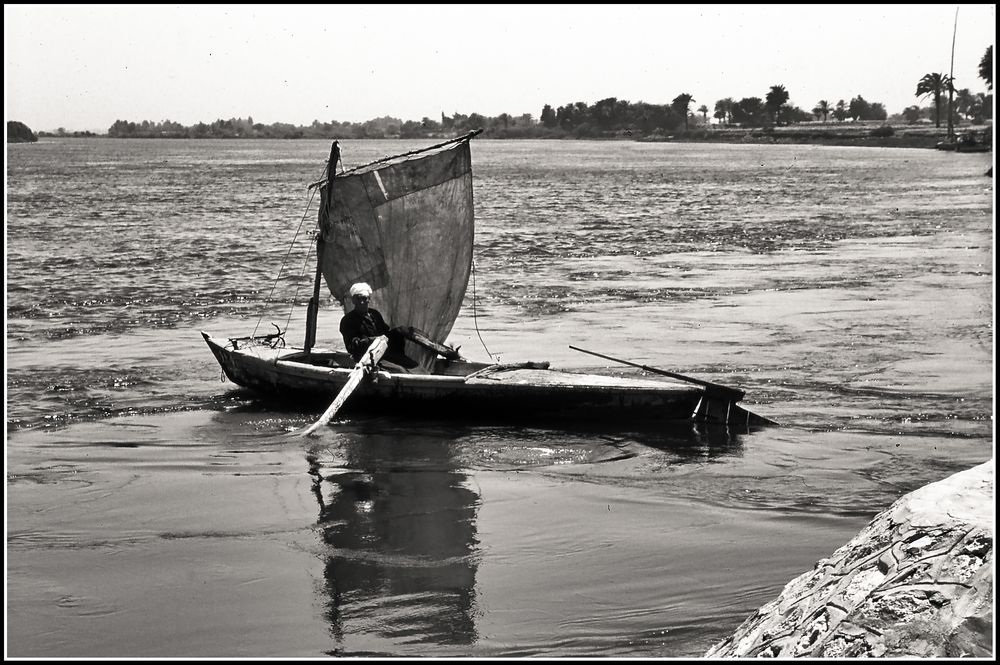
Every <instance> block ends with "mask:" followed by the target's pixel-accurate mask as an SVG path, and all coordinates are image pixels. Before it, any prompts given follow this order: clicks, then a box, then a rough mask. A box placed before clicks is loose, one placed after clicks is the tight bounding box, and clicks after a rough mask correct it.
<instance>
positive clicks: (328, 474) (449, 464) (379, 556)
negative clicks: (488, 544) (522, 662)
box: [307, 432, 479, 655]
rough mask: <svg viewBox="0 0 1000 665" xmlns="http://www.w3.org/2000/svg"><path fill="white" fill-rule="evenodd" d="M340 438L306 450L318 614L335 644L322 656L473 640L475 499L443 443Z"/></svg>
mask: <svg viewBox="0 0 1000 665" xmlns="http://www.w3.org/2000/svg"><path fill="white" fill-rule="evenodd" d="M342 441H343V444H342V446H341V447H340V448H339V450H336V449H330V448H327V447H319V446H317V447H314V448H313V449H311V450H310V451H309V452H308V453H307V461H308V463H309V473H310V475H312V477H313V493H314V494H315V496H316V500H317V502H318V503H319V520H318V527H319V529H320V533H321V537H322V540H323V543H324V544H325V546H326V549H327V552H326V554H325V568H324V580H325V581H324V584H325V591H326V595H327V598H328V600H327V601H326V608H325V615H326V617H327V619H328V621H329V623H330V626H331V633H332V636H333V637H334V639H335V640H336V641H337V642H338V643H339V645H340V646H339V648H337V649H334V650H331V651H330V652H329V653H330V655H347V654H350V655H365V654H376V653H379V650H380V648H383V649H384V648H385V645H386V644H387V642H388V643H393V644H394V645H395V646H394V651H395V650H397V649H398V648H399V646H400V645H399V643H424V644H428V643H429V644H434V645H455V646H461V645H468V644H471V643H472V642H474V641H475V639H476V629H475V622H474V619H473V615H474V607H475V593H476V591H475V589H476V560H475V553H476V547H477V539H476V511H477V507H478V505H479V496H478V494H477V493H476V492H474V491H473V490H471V489H470V488H469V483H468V477H467V475H466V474H464V473H462V472H461V471H460V470H459V468H458V465H457V464H456V461H455V460H453V459H452V454H451V441H448V440H447V439H441V438H436V437H426V436H420V435H413V434H408V435H407V436H406V438H405V440H401V439H400V437H399V436H398V435H397V434H394V433H391V432H390V433H388V434H378V433H364V434H357V433H353V434H346V435H344V437H343V439H342ZM331 452H332V453H333V455H332V456H331ZM348 642H349V643H350V644H347V643H348Z"/></svg>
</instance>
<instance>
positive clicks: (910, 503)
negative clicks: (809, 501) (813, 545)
mask: <svg viewBox="0 0 1000 665" xmlns="http://www.w3.org/2000/svg"><path fill="white" fill-rule="evenodd" d="M993 467H994V462H993V460H990V461H989V462H986V463H984V464H981V465H979V466H977V467H974V468H972V469H969V470H967V471H962V472H960V473H956V474H955V475H953V476H950V477H948V478H945V479H944V480H941V481H938V482H935V483H931V484H930V485H926V486H924V487H922V488H920V489H918V490H916V491H914V492H911V493H910V494H907V495H905V496H903V497H902V498H900V499H899V500H898V501H896V502H895V503H893V504H892V505H891V506H890V507H889V508H888V509H886V510H885V511H883V512H881V513H879V514H878V515H877V516H876V517H875V519H873V520H872V521H871V523H869V525H868V526H867V527H865V528H864V529H863V530H862V531H861V532H860V533H858V535H857V536H855V537H854V538H853V539H852V540H851V541H850V542H849V543H847V544H846V545H844V546H843V547H841V548H840V549H838V550H837V551H836V552H834V553H833V555H832V556H831V557H830V558H828V559H823V560H821V561H819V562H818V563H817V564H816V565H815V567H814V569H813V570H812V571H810V572H807V573H804V574H802V575H800V576H799V577H797V578H795V579H794V580H792V581H791V582H789V583H788V585H786V586H785V588H784V590H783V591H782V593H781V595H780V596H779V597H778V598H777V599H776V600H773V601H771V602H770V603H768V604H766V605H764V606H763V607H761V608H760V609H759V610H758V611H757V612H756V613H755V614H754V615H753V616H751V617H750V618H749V619H747V620H746V621H744V622H743V624H742V625H740V627H739V628H738V629H737V630H736V632H735V633H734V634H733V635H732V636H731V637H729V638H728V639H726V640H724V641H722V642H721V643H719V644H717V645H715V646H714V647H712V648H711V649H709V651H708V652H707V653H706V654H705V657H706V658H745V657H765V658H766V657H777V658H792V657H810V658H858V657H861V658H864V657H877V658H921V657H963V656H964V657H976V658H991V657H992V656H993V651H994V647H993V566H994V562H993V523H994V519H995V508H994V494H993V473H994V468H993Z"/></svg>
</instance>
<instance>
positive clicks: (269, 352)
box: [202, 131, 776, 428]
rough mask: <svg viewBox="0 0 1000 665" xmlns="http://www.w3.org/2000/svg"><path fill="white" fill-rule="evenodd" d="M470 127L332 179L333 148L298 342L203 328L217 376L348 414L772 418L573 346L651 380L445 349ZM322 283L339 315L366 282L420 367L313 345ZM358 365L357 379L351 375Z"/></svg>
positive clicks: (710, 391) (459, 291)
mask: <svg viewBox="0 0 1000 665" xmlns="http://www.w3.org/2000/svg"><path fill="white" fill-rule="evenodd" d="M478 133H479V131H476V132H471V133H469V134H466V135H465V136H462V137H458V138H455V139H452V140H450V141H446V142H444V143H441V144H438V145H435V146H430V147H428V148H425V149H422V150H416V151H413V152H409V153H405V154H402V155H397V156H394V157H387V158H384V159H381V160H378V161H376V162H372V163H371V164H367V165H365V166H361V167H358V168H355V169H350V170H347V171H343V172H341V173H337V172H336V167H337V164H338V163H339V161H340V151H339V146H338V144H337V142H334V144H333V148H332V150H331V154H330V159H329V162H328V165H327V174H326V177H325V178H324V179H323V180H321V181H320V182H318V183H314V184H313V185H312V186H311V187H319V189H320V201H321V202H320V210H319V221H318V227H319V228H318V233H317V236H316V255H317V261H316V277H315V283H314V289H313V295H312V297H311V299H310V301H309V305H308V307H307V311H306V333H305V341H304V344H303V346H302V347H301V348H290V347H286V344H285V339H284V331H281V330H280V329H279V330H278V332H276V333H272V334H267V335H249V336H244V337H230V338H226V339H225V341H221V340H217V339H215V338H214V337H213V336H212V335H210V334H208V333H206V332H202V335H203V337H204V339H205V341H206V342H207V344H208V346H209V348H210V349H211V350H212V353H213V354H214V355H215V357H216V359H217V360H218V362H219V364H220V365H221V367H222V370H223V372H224V373H225V375H226V377H228V378H229V380H230V381H232V382H234V383H236V384H238V385H240V386H243V387H245V388H248V389H250V390H252V391H254V392H256V393H258V394H260V395H262V396H266V397H270V398H276V399H282V400H295V401H302V400H310V401H315V402H319V401H321V400H322V401H329V400H330V399H331V398H332V397H334V396H336V397H337V400H340V401H341V402H342V403H343V409H344V410H345V411H352V410H358V411H361V410H370V409H375V410H381V411H384V412H391V413H408V414H409V413H412V414H423V415H429V416H433V417H455V418H463V419H465V418H476V419H486V420H491V419H497V420H510V419H511V418H513V419H515V420H524V421H525V422H529V421H530V422H539V421H542V422H548V421H552V422H554V423H555V422H567V421H578V420H591V421H593V420H600V421H602V422H604V423H608V422H614V421H616V420H620V422H622V423H623V424H624V423H628V424H629V425H630V426H631V425H634V424H635V423H636V422H647V421H649V422H669V421H696V422H697V421H701V422H709V423H722V424H725V425H728V426H733V427H740V428H753V427H759V426H764V425H774V424H776V423H774V421H771V420H769V419H767V418H764V417H762V416H759V415H757V414H754V413H752V412H750V411H748V410H746V409H745V408H743V407H741V406H740V405H739V404H738V402H739V400H740V399H742V397H743V396H744V393H743V391H741V390H738V389H735V388H730V387H726V386H721V385H718V384H714V383H711V382H708V381H703V380H700V379H696V378H693V377H689V376H684V375H682V374H676V373H674V372H669V371H666V370H660V369H656V368H651V367H646V366H643V365H637V364H634V363H631V362H629V361H627V360H619V359H616V358H611V357H610V356H604V355H602V354H598V353H594V352H590V351H585V350H584V349H577V350H580V351H584V352H585V353H591V354H592V355H596V356H600V357H602V358H606V359H609V360H612V361H615V362H620V363H623V364H626V365H632V366H635V367H640V368H642V369H644V370H646V371H647V372H649V373H651V374H654V375H657V377H655V378H653V377H623V376H614V375H610V374H594V373H580V372H573V371H562V370H557V369H554V368H551V367H550V365H549V363H548V362H522V363H512V364H499V363H484V362H473V361H470V360H467V359H465V358H462V357H461V355H460V354H459V353H458V351H457V350H456V349H454V348H452V347H450V346H448V345H447V344H446V339H447V336H448V334H449V333H450V332H451V328H452V325H453V324H454V322H455V320H456V318H457V316H458V313H459V309H460V308H461V305H462V302H463V298H464V296H465V290H466V286H467V284H468V281H469V277H470V273H471V267H472V240H473V236H474V215H473V203H472V160H471V151H470V146H469V144H470V141H471V139H472V138H473V137H474V136H476V135H477V134H478ZM323 281H325V283H326V286H327V289H328V290H329V292H330V294H331V295H332V297H333V298H334V299H336V301H338V302H340V303H341V304H342V305H343V306H344V311H345V312H347V311H349V310H350V309H351V307H352V303H351V299H350V296H349V291H350V287H351V285H352V284H354V283H356V282H362V281H363V282H367V283H368V284H370V285H371V287H372V289H373V292H372V295H371V306H372V307H374V308H375V309H378V310H379V311H380V312H381V313H382V314H383V316H384V317H385V319H386V320H387V321H389V322H390V325H391V324H393V323H399V322H403V323H405V324H406V326H405V327H401V329H403V330H406V331H408V334H407V336H406V342H405V352H406V354H407V355H408V356H410V357H411V358H412V359H414V360H416V361H417V367H415V368H413V369H411V370H409V371H403V370H401V369H400V370H399V371H387V370H386V369H384V368H382V367H381V366H379V368H378V369H371V368H369V367H362V366H361V363H358V362H356V361H355V360H354V358H352V356H351V355H349V354H348V353H347V352H346V351H341V350H338V349H322V348H315V339H316V322H317V313H318V308H319V305H320V301H321V300H322V299H323V296H322V283H323ZM373 346H374V345H373ZM573 348H576V347H573ZM372 360H374V361H377V358H373V359H372ZM388 366H389V365H386V367H388ZM362 373H363V374H364V375H365V378H364V379H363V380H359V377H360V376H361V374H362ZM661 376H662V377H663V378H659V377H661ZM345 393H349V399H348V398H347V397H348V395H346V394H345ZM335 403H336V402H335ZM331 408H334V405H331ZM336 408H340V405H339V404H338V405H337V407H336ZM329 411H330V410H329V409H328V412H329ZM324 415H326V414H324Z"/></svg>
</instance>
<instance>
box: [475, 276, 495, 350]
mask: <svg viewBox="0 0 1000 665" xmlns="http://www.w3.org/2000/svg"><path fill="white" fill-rule="evenodd" d="M476 299H477V298H476V260H475V259H473V260H472V321H473V323H474V324H475V326H476V335H478V336H479V342H480V343H481V344H482V345H483V349H485V351H486V355H488V356H489V357H490V359H491V360H493V361H494V362H500V356H497V357H496V358H493V354H492V353H490V350H489V349H487V348H486V342H485V341H483V335H482V333H480V332H479V318H478V317H477V316H476Z"/></svg>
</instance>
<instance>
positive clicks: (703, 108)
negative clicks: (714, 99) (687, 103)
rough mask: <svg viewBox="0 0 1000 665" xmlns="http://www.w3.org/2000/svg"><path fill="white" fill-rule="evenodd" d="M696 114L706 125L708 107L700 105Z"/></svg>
mask: <svg viewBox="0 0 1000 665" xmlns="http://www.w3.org/2000/svg"><path fill="white" fill-rule="evenodd" d="M698 113H700V114H701V117H702V118H704V119H705V124H706V125H707V124H708V107H707V106H705V105H704V104H702V105H701V106H699V107H698Z"/></svg>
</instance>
